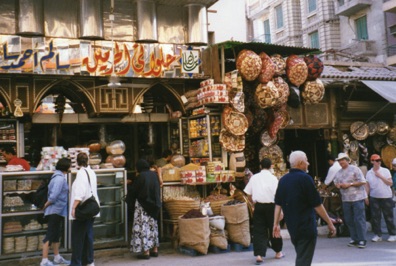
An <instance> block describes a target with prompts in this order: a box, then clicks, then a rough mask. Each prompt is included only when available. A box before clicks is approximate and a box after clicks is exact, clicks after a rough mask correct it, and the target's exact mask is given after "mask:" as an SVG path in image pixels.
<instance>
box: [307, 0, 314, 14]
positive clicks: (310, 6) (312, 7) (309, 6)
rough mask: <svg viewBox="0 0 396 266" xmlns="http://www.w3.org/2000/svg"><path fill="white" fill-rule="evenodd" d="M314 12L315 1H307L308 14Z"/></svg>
mask: <svg viewBox="0 0 396 266" xmlns="http://www.w3.org/2000/svg"><path fill="white" fill-rule="evenodd" d="M315 10H316V0H308V13H311V12H313V11H315Z"/></svg>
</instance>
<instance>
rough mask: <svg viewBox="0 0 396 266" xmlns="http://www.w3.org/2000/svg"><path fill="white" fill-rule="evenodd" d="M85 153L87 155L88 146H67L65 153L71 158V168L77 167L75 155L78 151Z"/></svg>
mask: <svg viewBox="0 0 396 266" xmlns="http://www.w3.org/2000/svg"><path fill="white" fill-rule="evenodd" d="M80 152H83V153H86V154H87V155H88V156H89V148H69V149H68V150H67V155H68V157H69V159H70V160H71V169H77V155H78V154H79V153H80Z"/></svg>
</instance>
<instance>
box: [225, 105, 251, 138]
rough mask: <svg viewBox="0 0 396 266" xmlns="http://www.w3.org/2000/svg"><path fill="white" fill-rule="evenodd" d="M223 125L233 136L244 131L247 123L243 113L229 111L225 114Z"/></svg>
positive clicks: (239, 134) (242, 133) (247, 125)
mask: <svg viewBox="0 0 396 266" xmlns="http://www.w3.org/2000/svg"><path fill="white" fill-rule="evenodd" d="M224 126H225V128H226V129H227V130H228V131H230V132H231V133H232V134H234V135H235V136H241V135H244V134H245V133H246V131H247V129H248V127H249V123H248V120H247V118H246V116H245V115H244V114H242V113H239V112H235V111H231V112H228V113H226V114H225V117H224Z"/></svg>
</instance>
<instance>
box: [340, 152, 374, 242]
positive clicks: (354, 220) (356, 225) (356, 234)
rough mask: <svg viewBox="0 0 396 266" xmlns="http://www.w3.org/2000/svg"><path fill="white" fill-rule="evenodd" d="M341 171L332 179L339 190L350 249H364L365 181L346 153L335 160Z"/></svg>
mask: <svg viewBox="0 0 396 266" xmlns="http://www.w3.org/2000/svg"><path fill="white" fill-rule="evenodd" d="M336 160H337V161H338V162H339V163H340V165H341V169H340V170H339V171H338V172H337V173H336V175H335V177H334V184H335V186H336V187H337V188H338V189H340V193H341V199H342V209H343V212H344V221H345V223H346V225H347V226H348V229H349V233H350V235H351V241H350V242H349V243H348V246H350V247H354V246H355V247H358V248H365V247H366V231H367V229H366V211H365V205H364V201H365V199H366V198H367V193H366V189H365V185H366V179H365V178H364V176H363V173H362V171H361V170H360V169H359V167H357V166H354V165H350V164H349V161H350V158H349V156H348V155H347V154H346V153H339V154H338V157H337V159H336Z"/></svg>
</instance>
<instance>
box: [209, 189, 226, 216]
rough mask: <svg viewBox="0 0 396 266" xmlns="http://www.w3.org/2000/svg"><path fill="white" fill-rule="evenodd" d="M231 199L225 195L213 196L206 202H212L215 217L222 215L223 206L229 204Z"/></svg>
mask: <svg viewBox="0 0 396 266" xmlns="http://www.w3.org/2000/svg"><path fill="white" fill-rule="evenodd" d="M229 200H230V198H229V197H228V196H227V195H224V194H218V193H216V194H211V195H209V196H207V197H206V198H205V199H204V202H210V207H211V208H212V212H213V214H214V215H220V213H221V206H222V205H223V204H225V203H227V202H228V201H229Z"/></svg>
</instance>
